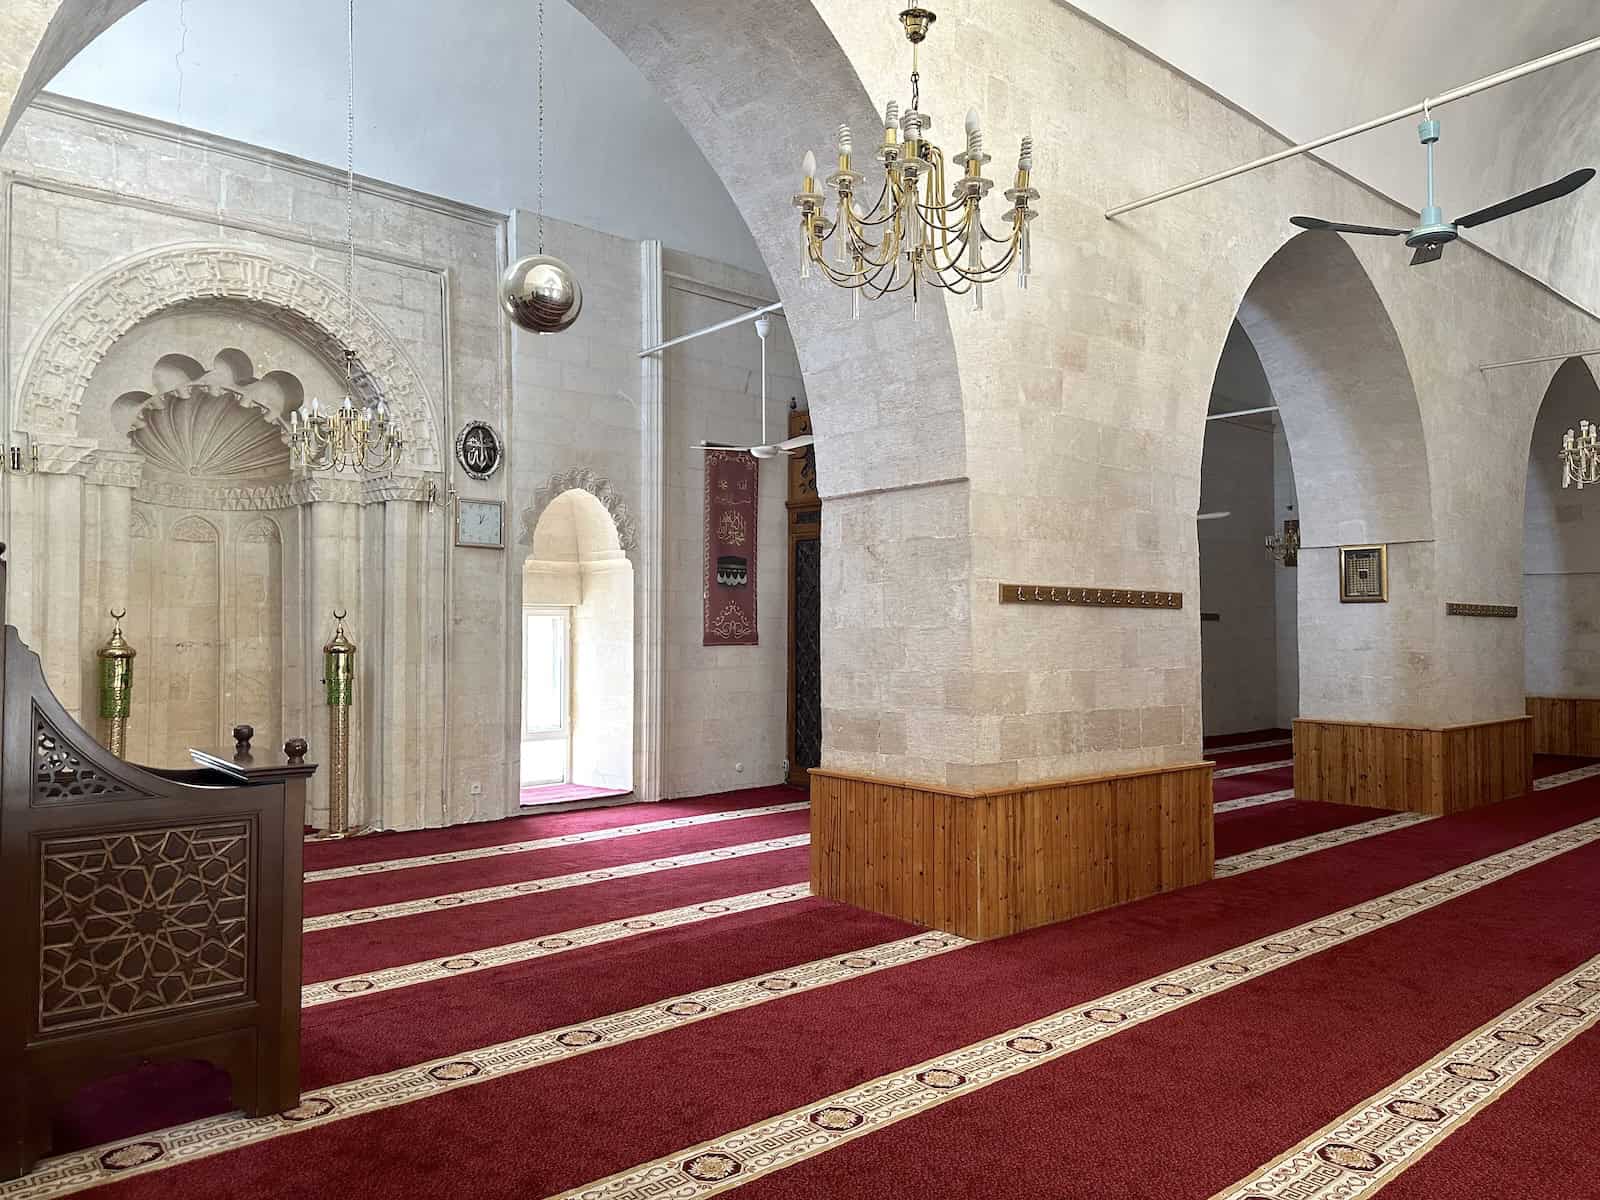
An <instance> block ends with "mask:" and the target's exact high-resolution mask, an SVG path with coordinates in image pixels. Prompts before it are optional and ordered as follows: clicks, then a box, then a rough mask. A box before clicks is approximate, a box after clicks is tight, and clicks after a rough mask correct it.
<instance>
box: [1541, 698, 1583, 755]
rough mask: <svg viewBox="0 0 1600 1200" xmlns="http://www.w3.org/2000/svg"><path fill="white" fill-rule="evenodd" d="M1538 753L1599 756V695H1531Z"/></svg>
mask: <svg viewBox="0 0 1600 1200" xmlns="http://www.w3.org/2000/svg"><path fill="white" fill-rule="evenodd" d="M1528 715H1529V716H1530V717H1532V718H1533V752H1534V753H1535V754H1573V755H1579V756H1582V757H1586V758H1600V697H1592V696H1529V697H1528Z"/></svg>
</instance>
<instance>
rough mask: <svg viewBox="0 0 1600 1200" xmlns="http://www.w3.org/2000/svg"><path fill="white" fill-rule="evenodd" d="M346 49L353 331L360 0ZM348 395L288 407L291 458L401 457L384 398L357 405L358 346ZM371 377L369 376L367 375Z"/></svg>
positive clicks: (344, 466)
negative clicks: (331, 405) (334, 403)
mask: <svg viewBox="0 0 1600 1200" xmlns="http://www.w3.org/2000/svg"><path fill="white" fill-rule="evenodd" d="M345 14H346V18H347V21H348V34H349V37H348V40H347V42H346V47H347V50H348V58H347V66H348V71H347V75H346V91H345V140H344V157H345V198H344V236H345V261H344V293H345V301H346V303H347V304H348V305H349V326H350V336H354V334H355V329H356V229H355V213H356V4H355V0H347V3H346V5H345ZM344 379H345V393H344V400H343V402H341V403H340V405H339V406H338V408H336V409H334V411H333V412H332V413H329V412H327V411H325V410H324V409H323V407H322V402H321V401H320V400H318V399H317V398H316V397H314V396H313V397H312V398H311V400H310V401H309V402H307V403H306V404H305V405H304V406H302V407H301V408H296V409H293V410H291V411H290V413H289V461H290V462H291V463H292V464H293V465H294V466H296V467H298V468H300V469H302V470H312V471H354V472H357V473H359V474H362V475H377V474H384V473H387V472H389V471H391V470H393V469H394V467H395V466H397V465H398V464H399V462H400V457H401V454H402V453H403V451H404V449H405V443H404V440H403V439H402V438H401V436H400V431H399V429H397V428H396V427H395V424H394V422H393V421H392V420H391V419H390V415H389V406H388V405H387V404H385V403H384V401H383V398H382V397H381V396H380V397H379V398H378V402H377V404H375V405H374V404H364V405H362V406H361V407H360V408H359V409H358V408H357V407H356V402H355V394H356V352H355V351H354V350H351V349H349V348H348V347H347V348H346V349H345V352H344ZM369 382H370V380H369Z"/></svg>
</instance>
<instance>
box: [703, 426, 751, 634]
mask: <svg viewBox="0 0 1600 1200" xmlns="http://www.w3.org/2000/svg"><path fill="white" fill-rule="evenodd" d="M760 483H761V464H760V462H759V461H757V460H756V459H755V458H754V457H753V456H751V455H749V454H746V453H745V452H744V451H742V450H708V451H706V532H705V581H704V582H705V591H704V597H705V605H704V619H705V630H704V633H705V645H707V646H754V645H756V644H757V637H756V499H757V496H758V495H759V493H760V490H761V488H760Z"/></svg>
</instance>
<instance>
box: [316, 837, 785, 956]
mask: <svg viewBox="0 0 1600 1200" xmlns="http://www.w3.org/2000/svg"><path fill="white" fill-rule="evenodd" d="M810 842H811V835H810V834H809V833H797V834H794V835H792V836H790V837H781V838H768V839H766V840H765V841H760V842H744V843H742V844H740V845H737V846H717V847H715V848H713V849H710V850H696V851H694V852H693V853H691V854H676V855H672V856H669V857H666V858H652V859H647V860H645V861H644V862H636V863H623V864H621V865H619V866H615V867H602V868H600V869H598V870H594V871H575V872H573V873H572V874H570V875H556V876H552V877H551V878H548V879H528V880H524V881H522V882H520V883H501V884H496V885H495V886H493V887H484V888H474V889H473V890H472V891H467V892H449V893H446V894H445V895H442V896H424V897H423V898H422V899H420V900H401V901H398V902H396V903H394V904H379V905H374V906H373V907H371V908H352V909H349V910H347V911H345V912H337V913H327V914H325V915H323V916H320V917H307V918H306V920H305V925H304V929H305V932H307V933H318V932H321V931H322V930H325V929H345V928H348V927H349V926H351V925H368V924H371V923H372V922H373V921H390V920H393V919H394V918H396V917H413V916H416V915H417V914H419V913H429V912H438V911H439V910H441V909H446V908H460V907H461V906H463V905H466V904H487V903H489V902H491V901H494V900H513V899H515V898H517V897H519V896H531V895H533V894H535V893H538V892H555V891H560V890H561V889H562V888H570V887H582V886H584V885H585V884H590V883H604V882H606V881H607V880H611V879H628V878H631V877H633V876H636V875H648V874H650V873H652V872H654V871H675V870H678V869H679V868H681V867H698V866H700V865H702V864H704V863H712V862H721V861H723V860H724V859H729V858H743V857H745V856H746V855H750V854H768V853H770V852H772V851H774V850H790V849H793V848H795V847H797V846H806V845H809V844H810Z"/></svg>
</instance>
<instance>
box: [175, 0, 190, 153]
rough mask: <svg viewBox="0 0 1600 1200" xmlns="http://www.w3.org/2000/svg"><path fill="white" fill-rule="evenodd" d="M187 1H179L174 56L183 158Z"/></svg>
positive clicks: (180, 145) (187, 47)
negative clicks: (176, 43)
mask: <svg viewBox="0 0 1600 1200" xmlns="http://www.w3.org/2000/svg"><path fill="white" fill-rule="evenodd" d="M185 3H186V0H178V52H177V53H176V54H174V55H173V56H172V62H173V65H174V66H176V67H177V68H178V120H177V125H178V156H179V157H180V158H182V157H183V140H184V139H183V56H184V55H185V54H186V53H188V50H189V14H188V12H187V10H186V8H185Z"/></svg>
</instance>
